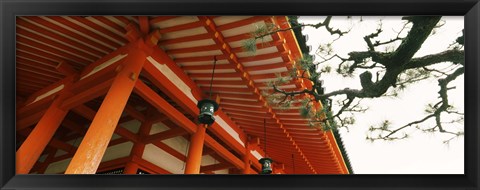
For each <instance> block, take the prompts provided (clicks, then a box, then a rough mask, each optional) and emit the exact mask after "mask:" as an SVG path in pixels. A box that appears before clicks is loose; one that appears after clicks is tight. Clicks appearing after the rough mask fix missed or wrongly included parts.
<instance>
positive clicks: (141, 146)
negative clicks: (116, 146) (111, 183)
mask: <svg viewBox="0 0 480 190" xmlns="http://www.w3.org/2000/svg"><path fill="white" fill-rule="evenodd" d="M151 129H152V121H151V120H149V119H147V120H146V121H145V122H143V123H142V125H141V126H140V130H139V132H138V134H139V136H140V137H141V139H140V140H139V142H136V143H135V144H133V147H132V151H131V153H130V157H131V158H132V160H131V161H130V162H128V163H127V164H126V165H125V169H124V170H123V173H124V174H137V170H138V168H139V166H138V164H136V163H135V162H133V157H134V156H136V157H138V158H142V156H143V151H144V150H145V143H144V142H142V139H143V138H142V137H145V136H146V135H148V134H149V132H150V130H151Z"/></svg>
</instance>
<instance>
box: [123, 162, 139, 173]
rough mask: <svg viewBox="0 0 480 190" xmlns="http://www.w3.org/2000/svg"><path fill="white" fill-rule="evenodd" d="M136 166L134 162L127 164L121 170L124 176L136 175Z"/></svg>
mask: <svg viewBox="0 0 480 190" xmlns="http://www.w3.org/2000/svg"><path fill="white" fill-rule="evenodd" d="M138 168H139V167H138V164H136V163H135V162H128V163H127V164H126V165H125V168H124V169H123V173H124V174H137V170H138Z"/></svg>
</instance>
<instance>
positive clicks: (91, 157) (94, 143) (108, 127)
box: [65, 40, 147, 174]
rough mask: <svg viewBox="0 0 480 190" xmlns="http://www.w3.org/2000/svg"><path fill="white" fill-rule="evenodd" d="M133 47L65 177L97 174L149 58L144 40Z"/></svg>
mask: <svg viewBox="0 0 480 190" xmlns="http://www.w3.org/2000/svg"><path fill="white" fill-rule="evenodd" d="M133 45H134V46H131V48H130V50H129V52H128V56H127V57H126V59H125V62H124V63H123V68H121V69H119V70H120V71H119V72H118V74H117V76H116V77H115V79H114V81H113V82H112V85H111V87H110V89H109V90H108V93H107V95H106V96H105V98H104V100H103V102H102V105H101V106H100V108H99V109H98V111H97V114H96V115H95V118H94V119H93V121H92V123H91V125H90V127H89V129H88V131H87V133H86V134H85V137H84V139H83V140H82V143H81V144H80V146H79V147H78V150H77V152H76V153H75V155H74V156H73V158H72V161H71V162H70V164H69V165H68V168H67V170H66V171H65V174H94V173H95V172H96V171H97V168H98V166H99V165H100V162H101V160H102V157H103V154H104V153H105V150H106V149H107V146H108V143H109V141H110V139H111V137H112V135H113V132H114V131H115V128H116V126H117V123H118V120H119V119H120V116H121V115H122V112H123V110H124V108H125V105H126V104H127V100H128V98H129V97H130V94H131V93H132V90H133V87H134V86H135V82H136V81H137V79H138V76H139V75H140V71H141V70H142V68H143V64H144V63H145V61H146V58H147V55H146V53H145V52H144V50H143V47H144V42H143V41H142V40H138V41H136V42H135V44H133Z"/></svg>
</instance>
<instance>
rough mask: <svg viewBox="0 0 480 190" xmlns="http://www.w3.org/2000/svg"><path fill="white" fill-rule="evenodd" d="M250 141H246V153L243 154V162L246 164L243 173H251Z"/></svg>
mask: <svg viewBox="0 0 480 190" xmlns="http://www.w3.org/2000/svg"><path fill="white" fill-rule="evenodd" d="M248 144H249V143H248V141H247V142H246V143H245V155H243V163H244V164H245V166H244V167H243V171H242V173H243V174H249V173H250V147H249V145H248Z"/></svg>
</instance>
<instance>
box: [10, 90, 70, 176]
mask: <svg viewBox="0 0 480 190" xmlns="http://www.w3.org/2000/svg"><path fill="white" fill-rule="evenodd" d="M69 85H70V84H68V85H65V86H66V88H65V89H64V91H62V92H61V94H60V96H58V97H57V98H55V100H54V101H53V103H52V104H51V105H50V107H49V108H48V109H47V111H46V112H45V114H44V115H43V116H42V118H41V119H40V121H39V122H38V123H37V125H36V126H35V128H34V129H33V130H32V132H31V133H30V135H28V137H27V139H26V140H25V141H24V142H23V144H22V145H21V146H20V148H19V149H18V150H17V153H16V172H17V174H28V173H29V172H30V170H31V169H32V167H33V165H35V162H37V160H38V158H39V157H40V155H41V154H42V152H43V150H44V149H45V147H46V146H47V144H48V142H50V140H51V139H52V137H53V135H54V134H55V131H57V129H58V127H59V126H60V124H61V123H62V121H63V119H64V118H65V115H67V113H68V110H63V109H60V105H61V104H62V102H63V100H64V99H65V97H66V96H68V95H69V94H68V89H67V88H68V87H67V86H69Z"/></svg>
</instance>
